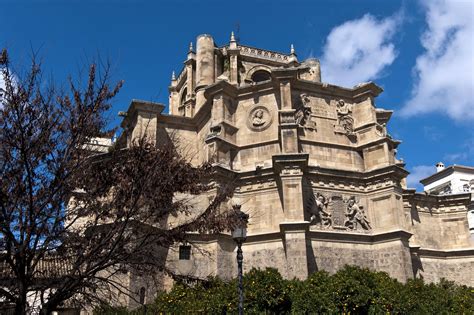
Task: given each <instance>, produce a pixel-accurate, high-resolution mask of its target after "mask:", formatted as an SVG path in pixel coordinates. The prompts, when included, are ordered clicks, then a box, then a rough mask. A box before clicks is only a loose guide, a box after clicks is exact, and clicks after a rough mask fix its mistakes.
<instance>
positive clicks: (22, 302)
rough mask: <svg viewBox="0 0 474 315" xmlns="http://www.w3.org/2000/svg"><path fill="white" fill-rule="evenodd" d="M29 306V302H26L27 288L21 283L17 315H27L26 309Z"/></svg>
mask: <svg viewBox="0 0 474 315" xmlns="http://www.w3.org/2000/svg"><path fill="white" fill-rule="evenodd" d="M27 306H28V301H27V300H26V286H25V285H24V283H20V284H19V286H18V298H17V299H16V303H15V314H18V315H25V314H26V309H27Z"/></svg>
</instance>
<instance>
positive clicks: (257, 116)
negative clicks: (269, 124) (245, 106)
mask: <svg viewBox="0 0 474 315" xmlns="http://www.w3.org/2000/svg"><path fill="white" fill-rule="evenodd" d="M263 115H264V113H263V110H262V109H257V110H256V111H255V113H254V114H253V118H252V124H253V125H254V126H255V127H260V126H262V125H263V124H265V119H264V118H263Z"/></svg>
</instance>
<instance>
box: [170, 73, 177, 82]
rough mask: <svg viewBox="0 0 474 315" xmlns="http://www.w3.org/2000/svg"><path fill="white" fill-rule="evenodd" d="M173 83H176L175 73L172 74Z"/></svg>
mask: <svg viewBox="0 0 474 315" xmlns="http://www.w3.org/2000/svg"><path fill="white" fill-rule="evenodd" d="M171 81H176V74H175V73H174V71H173V72H172V73H171Z"/></svg>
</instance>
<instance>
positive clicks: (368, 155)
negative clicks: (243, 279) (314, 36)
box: [119, 35, 474, 285]
mask: <svg viewBox="0 0 474 315" xmlns="http://www.w3.org/2000/svg"><path fill="white" fill-rule="evenodd" d="M322 70H323V74H324V69H322ZM321 72H322V71H321V69H320V64H319V61H318V60H316V59H308V60H305V61H303V62H300V61H299V60H298V59H297V56H296V54H295V51H294V49H293V47H292V48H291V51H290V53H289V54H284V53H278V52H273V51H268V50H263V49H258V48H254V47H249V46H244V45H241V44H240V43H237V42H236V40H235V39H234V37H233V36H232V37H231V39H230V42H229V43H228V44H226V45H223V46H217V45H216V44H215V43H214V40H213V38H212V37H211V36H210V35H200V36H198V37H197V40H196V45H195V50H194V48H193V45H191V46H190V48H189V52H188V54H187V58H186V60H185V62H184V67H183V69H182V71H181V72H180V73H179V74H178V75H177V76H175V75H174V74H173V77H172V80H171V85H170V87H169V114H165V113H164V112H163V111H164V109H165V105H162V104H156V103H149V102H143V101H137V100H134V101H132V103H131V106H130V108H129V110H128V112H127V113H124V116H125V118H124V120H123V123H122V127H123V128H124V130H125V132H124V133H123V135H122V137H121V138H120V139H119V141H121V142H122V143H123V145H126V144H127V143H128V144H129V143H130V141H132V140H133V138H134V137H136V136H138V135H140V134H142V133H143V132H146V133H147V134H148V135H149V136H150V137H151V138H152V139H156V141H157V143H159V142H160V141H161V140H163V139H173V140H176V139H177V140H176V141H177V142H178V146H179V147H180V148H181V149H182V152H183V153H184V154H187V155H188V156H189V157H190V158H191V160H192V163H195V164H196V165H198V164H201V163H203V162H211V163H213V165H214V166H215V168H216V169H217V175H216V181H218V182H223V183H225V182H226V181H229V182H230V181H232V182H234V183H236V185H237V188H236V191H235V194H234V199H233V202H238V203H239V204H241V205H242V210H243V211H244V212H246V213H248V214H249V215H250V222H249V228H248V237H247V241H246V242H245V243H244V245H243V252H244V271H245V270H249V269H250V268H252V267H258V268H265V267H275V268H277V269H278V270H279V271H280V273H281V274H282V275H284V276H285V277H287V278H300V279H304V278H306V277H307V276H308V275H309V274H311V273H312V272H315V271H317V270H327V271H329V272H335V271H337V270H338V269H340V268H342V267H343V266H344V265H345V264H351V265H358V266H361V267H368V268H371V269H373V270H379V271H385V272H388V273H389V274H390V275H391V276H392V277H395V278H397V279H399V280H401V281H406V280H407V279H409V278H413V277H423V278H424V279H425V280H427V281H437V280H439V279H440V278H441V277H444V278H447V279H450V280H454V281H457V282H459V283H465V284H469V285H474V241H473V240H472V239H471V238H470V233H469V227H468V221H467V212H468V209H469V207H472V201H471V194H470V193H460V194H455V195H442V196H434V195H426V194H420V193H416V192H415V190H413V189H407V187H406V184H405V178H406V176H407V175H408V172H407V171H406V169H405V168H404V165H405V164H404V162H403V161H402V160H399V159H397V156H396V153H397V147H398V145H399V144H400V143H401V142H400V141H399V140H396V139H393V138H392V137H391V136H390V135H389V134H388V133H387V128H386V126H387V123H388V122H389V120H390V117H391V115H392V111H390V110H385V109H382V108H380V107H379V106H378V104H377V103H376V98H377V96H378V95H379V94H380V93H381V92H382V89H381V88H380V87H379V86H377V85H376V84H375V83H372V82H368V83H361V84H359V85H357V86H354V87H351V88H346V87H340V86H336V85H332V84H330V83H325V82H324V80H322V78H321ZM204 199H205V200H204V201H203V202H205V201H206V200H207V199H206V198H204ZM190 239H191V240H192V243H193V244H194V245H196V246H195V247H194V246H193V247H191V253H190V256H188V257H184V259H183V257H179V250H178V248H179V245H180V244H177V246H176V250H169V251H168V253H167V258H166V259H167V263H168V265H169V266H170V267H171V268H174V269H175V270H177V271H178V272H180V273H182V274H186V275H192V276H195V277H201V278H205V277H207V276H209V275H217V276H220V277H223V278H231V277H235V275H236V273H237V266H236V262H235V250H236V246H235V244H234V242H233V240H232V238H231V237H230V235H229V234H222V235H218V236H212V237H211V236H209V235H198V234H191V235H190ZM198 248H199V249H200V250H198ZM201 249H202V250H201ZM180 258H181V259H180Z"/></svg>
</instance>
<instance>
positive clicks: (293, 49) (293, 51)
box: [290, 44, 295, 55]
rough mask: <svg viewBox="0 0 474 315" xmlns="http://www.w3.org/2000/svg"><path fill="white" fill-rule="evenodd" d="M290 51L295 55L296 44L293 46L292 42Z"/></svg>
mask: <svg viewBox="0 0 474 315" xmlns="http://www.w3.org/2000/svg"><path fill="white" fill-rule="evenodd" d="M290 53H291V54H292V55H295V46H293V44H291V46H290Z"/></svg>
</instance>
